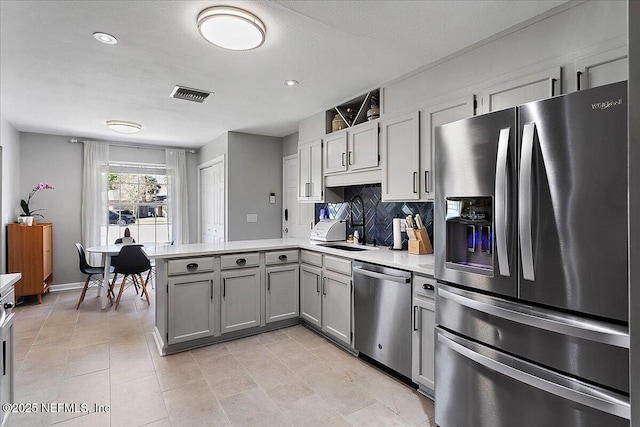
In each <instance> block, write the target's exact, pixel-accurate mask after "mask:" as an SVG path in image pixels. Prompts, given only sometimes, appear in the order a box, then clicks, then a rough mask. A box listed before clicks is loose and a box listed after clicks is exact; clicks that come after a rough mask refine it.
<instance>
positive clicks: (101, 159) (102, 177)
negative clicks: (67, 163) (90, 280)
mask: <svg viewBox="0 0 640 427" xmlns="http://www.w3.org/2000/svg"><path fill="white" fill-rule="evenodd" d="M108 174H109V144H106V143H103V142H95V141H85V142H84V171H83V181H82V218H81V222H82V240H83V245H84V247H85V248H88V247H91V246H98V245H102V244H105V243H106V242H103V241H102V238H103V235H102V234H103V230H104V231H105V232H106V229H107V226H108V224H107V222H108V214H107V210H108V209H109V205H108V190H109V189H108V178H107V177H108ZM90 262H91V263H92V265H100V262H101V259H100V255H99V254H97V255H91V260H90Z"/></svg>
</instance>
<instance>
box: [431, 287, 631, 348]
mask: <svg viewBox="0 0 640 427" xmlns="http://www.w3.org/2000/svg"><path fill="white" fill-rule="evenodd" d="M437 292H438V298H444V299H447V300H449V301H453V302H455V303H457V304H460V305H462V306H464V307H467V308H470V309H473V310H476V311H479V312H480V313H484V314H488V315H490V316H495V317H499V318H501V319H506V320H510V321H512V322H516V323H520V324H523V325H527V326H532V327H535V328H539V329H543V330H547V331H553V332H556V333H558V334H562V335H567V336H571V337H576V338H582V339H586V340H590V341H594V342H597V343H602V344H608V345H613V346H616V347H621V348H629V330H628V329H627V328H625V327H623V326H614V325H611V324H608V323H604V322H599V321H597V320H587V319H582V318H576V317H575V316H570V315H564V316H562V315H559V314H558V313H557V312H551V311H550V310H545V309H543V308H536V309H534V308H531V307H529V306H525V305H522V304H515V303H512V302H509V301H505V300H501V299H497V298H493V297H490V296H488V295H482V296H479V295H478V294H473V293H471V292H468V291H464V290H459V289H455V290H454V289H453V288H449V287H446V286H444V285H441V286H438V291H437Z"/></svg>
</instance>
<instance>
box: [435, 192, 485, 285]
mask: <svg viewBox="0 0 640 427" xmlns="http://www.w3.org/2000/svg"><path fill="white" fill-rule="evenodd" d="M446 202H447V208H446V209H447V214H446V228H447V229H446V235H447V253H446V256H447V258H446V261H447V267H448V268H454V269H459V270H464V271H473V272H476V273H480V274H492V273H493V228H492V220H493V211H492V198H491V197H448V198H447V199H446Z"/></svg>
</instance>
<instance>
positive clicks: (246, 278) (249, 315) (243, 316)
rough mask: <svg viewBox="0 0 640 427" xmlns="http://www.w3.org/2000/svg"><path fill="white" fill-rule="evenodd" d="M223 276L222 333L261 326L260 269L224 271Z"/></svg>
mask: <svg viewBox="0 0 640 427" xmlns="http://www.w3.org/2000/svg"><path fill="white" fill-rule="evenodd" d="M221 278H222V292H221V293H222V297H221V300H220V315H221V329H222V333H223V334H224V333H226V332H232V331H238V330H240V329H246V328H252V327H254V326H260V269H259V268H243V269H237V270H229V271H224V272H222V274H221Z"/></svg>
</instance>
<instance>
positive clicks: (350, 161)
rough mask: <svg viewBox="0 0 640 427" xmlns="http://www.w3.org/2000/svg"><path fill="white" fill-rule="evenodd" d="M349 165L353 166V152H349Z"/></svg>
mask: <svg viewBox="0 0 640 427" xmlns="http://www.w3.org/2000/svg"><path fill="white" fill-rule="evenodd" d="M349 164H350V165H352V164H353V151H349Z"/></svg>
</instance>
